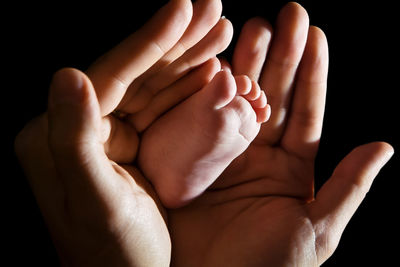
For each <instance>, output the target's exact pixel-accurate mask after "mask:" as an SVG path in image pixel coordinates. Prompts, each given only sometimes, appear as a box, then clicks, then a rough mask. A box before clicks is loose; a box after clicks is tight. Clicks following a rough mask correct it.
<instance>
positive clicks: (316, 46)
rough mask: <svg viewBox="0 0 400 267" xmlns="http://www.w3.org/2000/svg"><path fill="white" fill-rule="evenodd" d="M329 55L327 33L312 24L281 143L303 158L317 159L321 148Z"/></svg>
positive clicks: (287, 149)
mask: <svg viewBox="0 0 400 267" xmlns="http://www.w3.org/2000/svg"><path fill="white" fill-rule="evenodd" d="M328 58H329V56H328V43H327V41H326V37H325V34H324V33H323V32H322V30H320V29H319V28H317V27H310V30H309V32H308V38H307V44H306V48H305V50H304V54H303V58H302V59H301V63H300V66H299V70H298V75H297V79H296V86H295V89H294V93H293V100H292V107H291V109H290V114H289V117H288V123H287V128H286V130H285V133H284V136H283V138H282V142H281V144H282V146H283V147H284V148H285V150H286V151H290V152H292V153H294V154H296V155H298V156H300V157H303V158H311V159H313V158H314V157H315V155H316V152H317V149H318V144H319V139H320V137H321V131H322V121H323V116H324V110H325V96H326V86H327V79H328Z"/></svg>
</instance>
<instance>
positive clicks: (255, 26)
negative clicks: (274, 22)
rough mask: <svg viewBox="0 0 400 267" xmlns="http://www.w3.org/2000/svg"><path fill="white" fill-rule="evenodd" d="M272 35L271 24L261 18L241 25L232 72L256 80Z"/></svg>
mask: <svg viewBox="0 0 400 267" xmlns="http://www.w3.org/2000/svg"><path fill="white" fill-rule="evenodd" d="M271 36H272V27H271V25H270V24H269V23H268V22H267V21H265V20H264V19H262V18H253V19H250V20H249V21H248V22H246V24H245V25H244V26H243V29H242V31H241V33H240V36H239V39H238V42H237V44H236V47H235V51H234V54H233V58H232V62H233V64H232V65H233V73H234V74H235V75H247V76H249V77H250V79H251V80H254V81H258V79H259V77H260V73H261V70H262V67H263V65H264V62H265V58H266V56H267V51H268V48H269V44H270V41H271Z"/></svg>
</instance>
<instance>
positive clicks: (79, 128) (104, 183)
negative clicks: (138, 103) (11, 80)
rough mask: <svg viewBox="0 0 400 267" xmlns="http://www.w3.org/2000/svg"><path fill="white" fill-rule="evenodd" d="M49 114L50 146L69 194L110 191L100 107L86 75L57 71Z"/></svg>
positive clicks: (82, 196) (86, 194) (68, 70)
mask: <svg viewBox="0 0 400 267" xmlns="http://www.w3.org/2000/svg"><path fill="white" fill-rule="evenodd" d="M48 118H49V119H48V122H49V134H48V140H49V148H50V152H51V154H52V158H53V160H54V164H55V167H56V169H57V173H58V174H59V177H60V179H61V181H62V183H63V185H64V189H65V191H66V194H67V195H69V196H72V195H74V197H73V198H71V200H72V201H74V200H76V201H82V198H83V199H84V200H87V199H86V196H87V197H89V196H91V195H93V190H94V191H95V192H96V193H100V194H102V193H103V192H109V190H111V188H113V185H112V179H110V177H112V175H111V173H113V171H112V169H111V165H110V164H109V161H108V159H107V157H106V155H105V153H104V149H103V144H102V143H101V142H100V133H101V130H100V127H101V116H100V107H99V105H98V102H97V98H96V94H95V92H94V88H93V86H92V84H91V83H90V81H89V79H88V78H87V76H86V75H84V74H83V73H82V72H80V71H78V70H75V69H62V70H60V71H58V72H57V73H56V74H55V75H54V78H53V81H52V84H51V86H50V95H49V109H48ZM100 170H101V171H100ZM90 192H91V193H90ZM75 196H77V197H75ZM74 204H76V205H79V203H74Z"/></svg>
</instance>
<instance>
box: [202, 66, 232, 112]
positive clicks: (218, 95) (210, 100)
mask: <svg viewBox="0 0 400 267" xmlns="http://www.w3.org/2000/svg"><path fill="white" fill-rule="evenodd" d="M236 90H237V87H236V83H235V79H234V77H233V76H232V74H231V73H230V72H228V71H223V70H222V71H220V72H218V73H217V74H216V75H215V76H214V78H213V79H212V80H211V82H210V83H209V84H207V85H206V86H205V87H204V88H203V89H202V90H201V94H202V96H203V97H202V98H203V101H205V102H206V103H207V104H208V105H211V106H212V107H213V108H215V109H220V108H223V107H225V106H226V105H228V104H229V103H230V102H231V101H232V100H233V98H234V97H235V95H236Z"/></svg>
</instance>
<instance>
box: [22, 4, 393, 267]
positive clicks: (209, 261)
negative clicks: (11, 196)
mask: <svg viewBox="0 0 400 267" xmlns="http://www.w3.org/2000/svg"><path fill="white" fill-rule="evenodd" d="M187 8H188V1H172V2H171V3H170V5H168V6H167V7H166V10H167V11H165V10H164V13H163V12H162V11H161V14H163V15H159V16H161V17H162V18H163V22H164V23H165V21H166V22H167V23H166V24H168V21H170V20H171V23H172V24H174V23H175V22H176V20H175V19H174V18H176V17H175V16H174V15H175V14H177V12H180V11H182V10H187ZM189 8H190V7H189ZM171 9H172V10H171ZM184 13H185V12H184ZM187 13H189V14H190V11H187ZM164 16H166V17H164ZM280 17H285V18H286V19H285V20H283V19H280V20H279V22H278V24H277V27H276V29H275V34H274V37H273V38H272V44H271V49H270V51H269V52H268V57H267V60H266V64H265V68H264V69H262V66H263V64H264V60H265V53H266V50H267V48H268V43H269V38H268V36H269V35H271V34H270V33H271V28H270V26H269V25H268V24H266V23H265V22H264V21H260V20H259V19H254V20H251V21H249V23H248V24H247V26H246V27H245V29H244V30H243V33H242V37H241V38H240V40H239V43H238V46H237V48H236V52H235V56H234V60H233V62H232V71H233V72H234V73H235V74H248V75H249V76H251V77H252V78H254V79H258V76H260V79H259V81H260V83H261V85H262V87H263V88H264V89H268V90H266V92H267V95H268V97H269V101H270V103H271V105H272V106H275V108H274V107H273V110H272V117H271V123H270V124H268V126H266V127H264V129H263V130H262V132H261V133H260V135H259V137H258V138H257V141H256V142H255V143H254V145H252V146H251V147H250V148H249V149H248V150H247V151H246V153H245V154H244V155H243V156H241V157H240V158H239V159H237V160H236V161H235V162H234V163H233V164H232V165H231V166H230V167H229V168H228V169H227V171H226V172H225V173H224V174H223V175H222V176H221V177H220V179H219V180H218V182H217V183H215V185H214V186H213V188H212V189H211V190H210V191H209V192H207V193H206V194H204V196H202V197H201V198H200V199H199V200H198V201H196V202H195V203H193V204H192V205H190V206H188V207H186V208H183V209H180V210H175V211H171V212H170V213H169V215H170V223H169V228H170V230H171V233H172V234H171V237H172V242H173V248H174V249H173V254H172V256H173V258H172V260H173V264H174V265H177V266H179V265H184V266H187V265H191V266H196V265H200V266H202V265H203V266H220V265H221V263H224V264H230V265H231V266H235V265H239V266H265V265H266V264H268V265H272V266H285V265H290V266H291V265H300V266H312V265H318V264H321V263H322V262H323V261H324V260H325V259H326V258H327V257H329V256H330V254H331V253H332V252H333V251H334V249H335V247H336V245H337V242H338V239H339V237H340V234H341V232H342V231H343V229H344V227H345V225H346V223H347V222H348V220H349V219H350V217H351V214H352V213H354V211H355V209H356V208H357V207H358V205H359V203H360V202H361V200H362V198H363V196H364V194H365V192H366V191H367V190H368V188H369V186H370V184H371V183H372V180H373V178H374V177H375V176H376V174H377V172H378V171H379V169H380V168H381V167H382V166H383V165H384V163H385V162H386V161H387V160H388V159H389V158H390V156H391V154H392V152H393V150H392V148H391V147H390V146H389V145H387V144H385V143H373V144H369V145H366V146H362V147H359V148H357V149H355V150H354V151H353V152H352V153H350V154H349V155H348V156H347V157H346V158H345V159H344V160H343V161H342V163H341V164H340V165H339V166H338V167H337V169H336V171H335V173H334V174H333V176H332V178H331V179H330V180H329V181H328V183H327V184H326V185H325V186H324V187H323V188H322V189H321V191H320V192H318V194H317V196H316V197H315V198H314V192H313V187H312V183H313V167H314V166H313V161H314V157H315V153H316V150H317V146H318V140H319V135H320V130H321V125H322V113H323V108H324V105H323V103H324V101H323V99H324V97H325V86H326V73H327V46H326V40H325V37H324V36H323V34H322V32H321V31H320V30H319V29H317V28H315V27H311V28H309V27H308V19H307V15H306V13H305V11H304V10H303V9H302V8H301V7H300V6H298V5H296V4H293V3H291V4H289V5H288V6H286V7H285V8H284V9H283V10H282V13H281V15H280ZM156 19H157V18H156ZM179 19H182V17H181V16H179ZM185 20H186V18H185ZM189 21H190V15H188V19H187V21H186V25H188V24H189ZM180 22H182V21H180ZM150 23H151V22H150ZM184 24H185V23H183V25H184ZM189 27H190V26H189ZM183 28H185V27H183ZM184 31H185V29H182V32H181V34H183V32H184ZM253 31H254V32H255V33H256V34H254V35H253V34H252V32H253ZM246 32H247V33H248V35H247V34H246ZM174 33H176V32H175V31H174V32H168V33H166V35H164V34H162V35H158V34H155V36H153V37H157V36H161V37H160V39H159V40H167V44H165V47H174V44H176V43H177V42H178V40H180V36H179V33H178V34H177V35H174ZM249 35H250V36H253V37H252V38H255V39H256V41H257V40H258V39H260V42H261V45H260V46H257V47H254V45H253V44H255V43H256V44H257V43H259V42H253V41H254V39H251V38H250V39H249V38H247V37H246V36H249ZM165 36H168V37H171V36H172V37H171V38H165ZM133 40H135V39H133ZM145 43H146V42H145ZM295 44H296V45H295ZM299 44H300V45H299ZM157 46H159V47H164V46H163V45H161V46H160V45H157ZM122 47H124V46H122ZM144 47H146V46H144ZM152 47H153V48H154V46H153V45H150V48H149V50H148V51H149V54H151V55H154V54H153V52H154V51H153V50H152ZM161 50H167V49H166V48H165V49H161ZM114 51H115V50H114ZM125 52H127V51H125ZM249 52H250V53H249ZM177 54H180V53H177ZM109 55H111V57H110V56H109V57H108V61H107V57H106V60H104V59H103V60H101V61H99V62H98V63H96V64H97V65H95V66H97V67H94V68H92V69H91V70H89V71H88V72H87V73H88V75H89V78H90V80H89V79H88V78H87V77H86V76H85V75H83V74H82V73H80V72H78V71H76V70H71V69H66V70H63V71H61V72H59V73H57V74H56V75H55V77H54V80H53V83H52V87H51V94H50V97H49V111H48V113H47V114H48V116H47V115H44V116H42V117H40V118H39V119H36V120H35V121H33V122H32V123H31V124H30V125H28V126H27V128H25V130H24V131H23V132H22V133H21V134H20V135H19V137H18V139H17V141H16V149H17V154H18V155H19V158H20V160H21V163H22V166H23V167H24V169H25V171H26V173H27V176H28V178H29V179H30V182H31V185H32V188H33V190H34V192H35V195H36V197H37V199H38V203H39V205H40V207H41V209H42V212H43V214H44V217H45V220H46V222H47V224H48V226H49V229H50V231H51V233H52V237H53V239H54V241H55V244H56V246H57V249H58V251H59V253H60V256H61V258H62V260H63V262H64V263H65V264H69V265H84V266H91V265H93V266H95V265H98V264H99V263H101V265H103V266H107V265H110V266H141V265H143V266H152V264H153V266H167V265H168V264H169V255H170V243H169V236H168V231H167V228H166V225H165V222H164V220H163V217H162V214H163V212H164V211H163V209H162V208H161V207H159V206H157V204H158V201H157V197H156V196H154V193H153V191H152V189H151V187H149V185H148V183H147V182H146V180H145V179H144V178H143V177H142V176H141V175H140V173H139V172H138V170H137V169H135V168H134V167H132V166H128V165H122V164H120V165H118V164H116V163H115V162H116V161H117V162H129V161H130V160H131V159H132V158H133V157H134V155H133V154H132V153H127V154H125V152H124V151H120V150H118V149H117V151H116V150H114V149H113V148H112V144H115V143H118V142H107V140H108V139H109V138H108V137H109V136H110V132H112V131H111V130H110V129H109V128H110V125H111V128H112V125H115V124H114V123H119V122H118V121H117V122H109V120H113V118H112V117H109V116H108V115H109V113H110V112H111V111H112V110H113V109H114V108H115V107H118V106H119V105H120V101H121V99H122V95H123V94H122V93H121V92H118V90H113V89H115V87H114V86H115V85H116V86H117V87H118V88H119V89H120V90H121V91H124V90H126V87H127V86H126V85H130V82H131V81H132V80H134V79H135V78H136V77H134V76H141V75H142V73H145V72H146V70H148V69H149V67H150V69H151V66H149V65H146V66H144V65H143V64H138V65H134V64H133V65H132V64H131V63H132V62H133V63H135V61H132V62H123V64H122V66H120V67H121V68H120V69H118V68H117V69H118V70H120V72H118V73H117V74H118V76H116V75H115V73H113V75H112V76H111V77H110V78H111V79H110V80H109V83H108V82H104V81H101V82H99V81H98V79H99V78H96V77H95V76H96V73H103V74H104V73H108V71H107V65H109V64H114V63H115V62H120V61H118V60H115V59H113V58H118V56H119V55H121V54H120V52H118V53H111V54H109ZM260 55H264V57H263V56H260ZM134 56H135V55H132V58H134ZM163 56H165V54H163V53H160V54H159V55H158V57H157V58H161V57H163ZM243 56H249V57H250V60H249V61H248V62H249V63H250V64H248V65H239V64H238V62H240V57H243ZM110 58H111V59H112V60H109V59H110ZM157 58H154V60H153V61H154V62H156V61H157ZM101 64H103V65H101ZM146 64H148V63H146ZM125 67H126V68H125ZM226 67H228V66H226ZM128 68H129V69H130V70H129V71H128ZM132 69H133V70H134V71H131V70H132ZM296 72H298V75H299V77H300V78H299V79H297V80H296V85H295V86H294V87H293V86H292V84H293V83H294V76H295V75H294V74H295V73H296ZM93 73H94V74H93ZM132 73H133V74H132ZM126 74H129V75H133V76H129V75H128V76H129V77H126V76H124V75H126ZM161 76H163V75H161ZM98 77H103V76H102V75H99V76H98ZM115 77H118V78H117V79H115ZM121 77H125V78H122V79H121ZM141 77H143V76H141ZM91 81H92V82H93V83H94V85H95V87H94V88H93V86H92V83H91ZM121 81H122V82H121ZM103 85H107V86H105V87H104V88H103V89H102V88H100V87H101V86H103ZM293 88H294V89H293ZM95 90H96V92H97V93H98V95H99V96H98V98H97V97H96V96H95V93H94V91H95ZM102 90H104V91H103V92H104V93H103V94H102V93H100V91H102ZM108 90H110V91H108ZM116 91H117V94H118V95H117V96H115V95H113V96H109V95H107V93H109V92H116ZM74 92H75V93H74ZM102 95H103V96H102ZM292 95H293V97H292ZM60 99H64V100H63V101H60ZM121 106H124V105H123V104H121ZM289 107H291V108H289ZM122 108H124V107H122ZM289 110H290V111H291V112H290V113H289V112H287V111H289ZM127 111H130V110H127ZM295 111H296V114H300V116H299V115H293V114H295ZM274 114H275V115H274ZM144 117H146V118H147V116H144ZM47 118H48V119H47ZM104 121H105V123H104ZM133 121H134V122H135V121H136V120H133ZM146 121H147V120H146ZM150 121H151V120H150ZM104 125H105V126H104ZM107 125H108V126H107ZM134 128H136V129H137V128H140V127H139V126H137V125H135V127H134ZM104 129H105V130H104ZM122 129H128V130H127V131H128V133H129V134H127V135H124V134H122V135H119V134H116V135H112V136H114V137H115V136H117V137H116V138H117V140H120V142H121V143H119V144H128V145H129V146H130V148H132V147H135V146H136V145H137V141H135V140H133V141H131V140H128V139H127V138H124V136H129V135H130V133H135V131H134V130H132V131H130V130H129V128H122ZM121 140H122V141H121ZM104 144H106V145H104ZM135 144H136V145H135ZM108 146H111V148H110V147H108ZM107 147H108V148H107ZM47 148H49V149H47ZM115 151H116V152H115ZM130 151H132V150H130ZM111 159H114V160H111ZM272 167H273V168H272ZM338 189H340V190H338ZM88 211H89V212H88ZM155 229H156V230H155ZM155 240H156V241H155ZM190 240H194V242H190ZM188 241H189V242H188ZM104 244H108V245H107V246H104ZM210 244H212V245H211V246H210Z"/></svg>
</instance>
